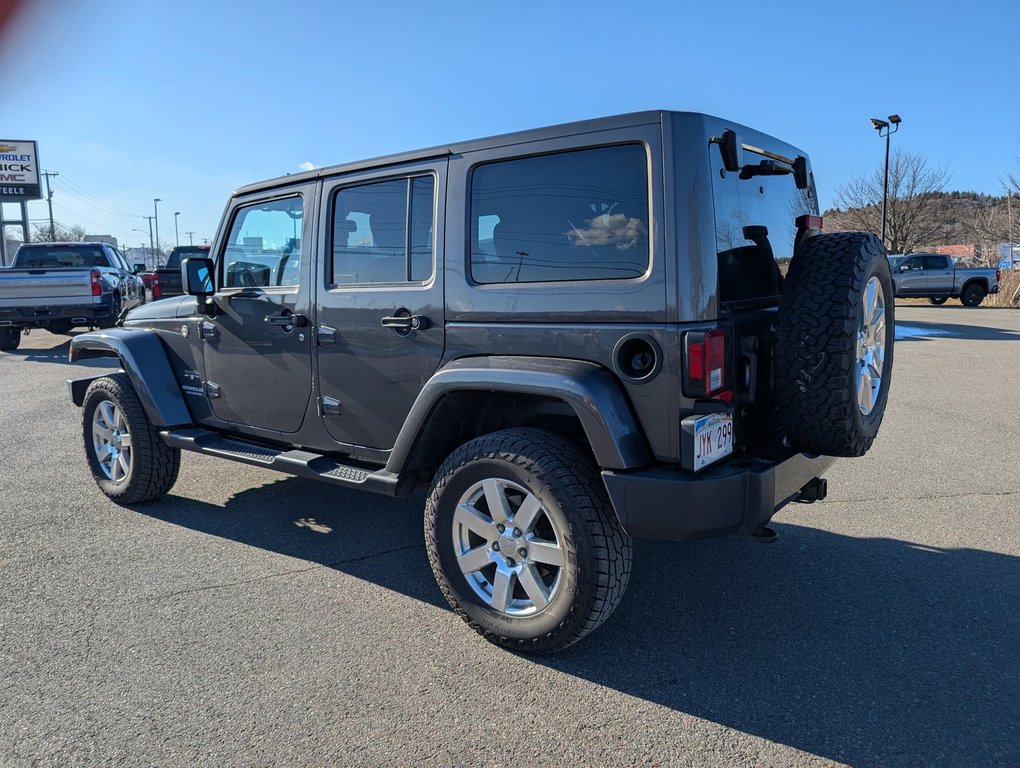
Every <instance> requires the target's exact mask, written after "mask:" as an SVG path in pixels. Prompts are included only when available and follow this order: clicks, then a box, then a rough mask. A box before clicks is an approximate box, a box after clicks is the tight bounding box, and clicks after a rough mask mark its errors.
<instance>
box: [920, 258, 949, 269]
mask: <svg viewBox="0 0 1020 768" xmlns="http://www.w3.org/2000/svg"><path fill="white" fill-rule="evenodd" d="M948 261H949V258H948V257H947V256H925V257H924V268H925V269H949V264H948Z"/></svg>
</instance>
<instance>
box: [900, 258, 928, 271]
mask: <svg viewBox="0 0 1020 768" xmlns="http://www.w3.org/2000/svg"><path fill="white" fill-rule="evenodd" d="M912 269H924V262H923V261H922V260H921V259H919V258H914V259H907V260H906V261H904V262H903V263H902V264H900V272H909V271H910V270H912Z"/></svg>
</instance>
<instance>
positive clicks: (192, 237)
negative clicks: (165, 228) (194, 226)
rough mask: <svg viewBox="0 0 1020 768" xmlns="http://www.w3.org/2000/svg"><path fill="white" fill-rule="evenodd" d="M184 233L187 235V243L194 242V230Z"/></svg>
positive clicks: (192, 243) (191, 243)
mask: <svg viewBox="0 0 1020 768" xmlns="http://www.w3.org/2000/svg"><path fill="white" fill-rule="evenodd" d="M184 234H186V235H187V236H188V245H194V244H195V233H194V232H185V233H184Z"/></svg>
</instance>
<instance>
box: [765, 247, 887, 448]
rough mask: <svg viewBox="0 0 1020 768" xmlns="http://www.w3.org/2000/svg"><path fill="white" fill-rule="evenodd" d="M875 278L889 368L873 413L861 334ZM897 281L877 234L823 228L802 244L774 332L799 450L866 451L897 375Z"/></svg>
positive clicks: (784, 410) (781, 392)
mask: <svg viewBox="0 0 1020 768" xmlns="http://www.w3.org/2000/svg"><path fill="white" fill-rule="evenodd" d="M873 277H874V278H877V284H878V288H879V289H880V290H881V291H882V299H883V301H884V306H885V313H884V318H885V323H884V344H883V345H877V346H879V347H880V348H881V349H884V356H883V359H884V367H883V371H882V375H881V377H880V379H881V384H880V386H879V390H878V393H877V395H876V396H875V398H874V402H873V405H872V407H871V410H870V412H868V413H864V412H863V411H862V408H861V407H859V405H858V400H857V394H858V386H857V363H858V335H859V332H860V329H861V327H862V317H863V315H864V308H863V292H864V290H865V288H866V287H867V285H868V283H869V281H870V280H871V279H872V278H873ZM894 306H895V302H894V298H893V284H892V278H891V276H890V272H889V261H888V259H887V258H886V255H885V248H883V247H882V244H881V243H880V242H879V240H878V238H876V237H875V236H874V235H872V234H869V233H864V232H836V233H832V234H823V235H817V236H815V237H812V238H809V239H808V240H806V241H804V242H803V243H802V244H801V245H800V247H799V248H798V249H797V252H796V254H795V255H794V257H793V261H792V262H791V264H790V270H789V273H788V274H787V277H786V282H785V284H784V287H783V297H782V301H781V303H780V308H779V322H778V326H777V331H776V336H777V338H776V399H777V403H778V405H779V410H780V415H781V417H782V424H783V429H784V430H785V432H786V435H787V437H788V438H789V440H790V442H791V444H792V445H793V446H794V447H795V448H797V449H798V450H801V451H807V452H810V453H820V454H824V455H828V456H863V455H864V454H865V453H866V452H867V450H868V449H869V448H870V447H871V444H872V442H873V441H874V439H875V436H876V435H877V434H878V428H879V426H880V425H881V423H882V415H883V414H884V412H885V405H886V401H887V400H888V397H889V385H890V383H891V380H892V377H891V373H892V367H893V366H892V363H893V337H894V335H895V323H894V316H893V315H894Z"/></svg>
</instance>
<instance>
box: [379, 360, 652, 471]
mask: <svg viewBox="0 0 1020 768" xmlns="http://www.w3.org/2000/svg"><path fill="white" fill-rule="evenodd" d="M467 391H483V392H505V393H507V394H522V395H538V396H542V397H549V398H553V399H556V400H560V401H562V402H564V403H566V404H567V405H568V406H570V408H571V410H573V412H574V413H575V414H576V415H577V418H578V420H579V421H580V422H581V426H582V428H583V429H584V433H585V435H586V436H587V438H588V443H589V445H590V446H591V449H592V452H593V453H594V455H595V460H596V461H597V462H598V464H599V466H600V467H601V468H603V469H617V470H619V469H633V468H636V467H641V466H646V465H648V464H650V463H651V461H652V456H651V451H650V450H649V448H648V444H647V442H646V441H645V438H644V435H643V433H642V432H641V429H640V428H639V426H638V421H637V418H636V417H635V415H634V412H633V410H632V409H631V407H630V403H629V401H628V400H627V398H626V396H625V395H624V393H623V390H622V389H621V387H620V385H619V383H618V382H617V380H616V379H615V378H614V377H613V376H612V375H611V374H610V373H609V372H608V371H607V370H606V369H605V368H603V367H601V366H599V365H596V364H595V363H589V362H583V361H579V360H563V359H559V358H547V357H518V356H505V357H503V356H500V357H469V358H461V359H458V360H455V361H453V362H452V363H450V364H448V365H446V366H444V367H443V368H442V369H440V370H439V371H438V372H437V373H435V374H434V375H433V376H432V378H431V379H429V381H428V382H427V383H426V384H425V387H424V388H423V389H422V391H421V393H420V394H419V395H418V399H417V400H416V401H415V403H414V406H413V407H412V408H411V412H410V413H409V414H408V416H407V419H406V420H405V421H404V426H403V428H402V429H401V430H400V434H399V435H398V436H397V440H396V443H395V445H394V446H393V450H392V452H391V453H390V456H389V461H388V462H387V464H386V469H387V470H388V471H390V472H394V473H396V474H400V472H401V471H403V469H404V467H405V466H406V464H407V462H408V460H409V458H410V456H411V454H412V451H413V450H414V447H415V444H416V443H417V442H418V440H419V439H420V438H421V437H422V436H423V435H424V434H425V432H426V430H427V429H428V428H429V426H430V425H429V422H430V418H431V416H432V413H433V412H434V410H435V408H436V406H437V405H438V404H439V402H440V401H441V400H442V399H443V398H444V397H445V396H447V395H449V394H452V393H455V392H467Z"/></svg>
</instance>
